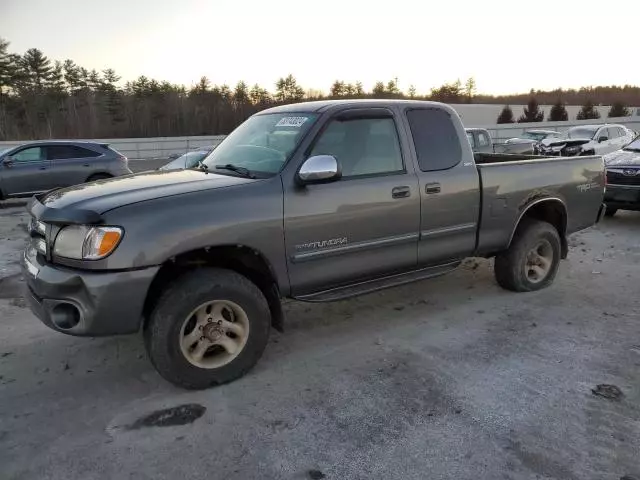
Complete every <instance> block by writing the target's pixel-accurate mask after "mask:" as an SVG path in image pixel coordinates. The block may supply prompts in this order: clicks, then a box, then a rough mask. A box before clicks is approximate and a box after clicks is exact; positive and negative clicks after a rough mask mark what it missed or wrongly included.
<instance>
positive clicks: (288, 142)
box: [203, 113, 318, 174]
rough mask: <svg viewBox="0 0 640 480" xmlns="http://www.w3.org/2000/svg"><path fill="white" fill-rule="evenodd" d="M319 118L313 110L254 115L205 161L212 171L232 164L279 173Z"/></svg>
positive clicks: (255, 171)
mask: <svg viewBox="0 0 640 480" xmlns="http://www.w3.org/2000/svg"><path fill="white" fill-rule="evenodd" d="M317 117H318V116H317V115H315V114H313V113H271V114H265V115H256V116H254V117H251V118H249V119H248V120H247V121H246V122H244V123H243V124H242V125H240V126H239V127H238V128H236V129H235V130H234V131H233V132H231V134H230V135H229V136H228V137H226V138H225V139H224V140H223V141H222V143H220V145H218V147H217V148H216V149H215V150H214V151H213V152H211V154H210V155H209V156H208V157H207V158H206V159H204V160H203V163H204V164H205V165H206V166H207V167H208V168H209V170H210V171H211V170H216V167H221V166H224V165H228V164H232V165H234V166H236V167H242V168H246V169H247V170H249V171H251V172H253V173H263V174H275V173H278V172H279V171H280V169H281V168H282V167H283V166H284V164H285V163H286V161H287V160H288V158H289V156H290V155H291V153H293V150H294V149H295V148H296V147H297V146H298V143H299V142H300V140H301V139H302V137H303V136H304V134H305V133H306V132H307V131H308V130H309V128H310V127H311V125H313V123H314V122H315V120H316V118H317ZM223 171H224V172H226V171H227V170H223ZM217 172H218V173H220V170H217Z"/></svg>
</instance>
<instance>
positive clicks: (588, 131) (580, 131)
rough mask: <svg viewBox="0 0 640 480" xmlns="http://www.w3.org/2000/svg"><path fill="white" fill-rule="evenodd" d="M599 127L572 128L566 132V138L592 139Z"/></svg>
mask: <svg viewBox="0 0 640 480" xmlns="http://www.w3.org/2000/svg"><path fill="white" fill-rule="evenodd" d="M598 128H600V127H574V128H570V129H569V131H568V132H567V138H593V137H594V135H595V134H596V132H597V131H598Z"/></svg>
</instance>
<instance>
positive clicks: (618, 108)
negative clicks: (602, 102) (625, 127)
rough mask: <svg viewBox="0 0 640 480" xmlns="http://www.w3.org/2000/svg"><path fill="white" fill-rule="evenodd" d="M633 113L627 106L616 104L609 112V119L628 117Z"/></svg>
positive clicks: (620, 103)
mask: <svg viewBox="0 0 640 480" xmlns="http://www.w3.org/2000/svg"><path fill="white" fill-rule="evenodd" d="M629 115H631V112H630V111H629V109H628V108H627V106H626V105H625V104H624V103H622V102H614V103H613V105H611V109H610V110H609V115H608V116H609V117H628V116H629Z"/></svg>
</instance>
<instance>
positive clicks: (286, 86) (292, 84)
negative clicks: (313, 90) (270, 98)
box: [276, 74, 304, 102]
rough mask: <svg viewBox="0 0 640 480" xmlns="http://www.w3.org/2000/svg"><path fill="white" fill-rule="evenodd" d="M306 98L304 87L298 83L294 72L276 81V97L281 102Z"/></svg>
mask: <svg viewBox="0 0 640 480" xmlns="http://www.w3.org/2000/svg"><path fill="white" fill-rule="evenodd" d="M303 98H304V88H302V87H300V86H299V85H298V82H297V80H296V79H295V77H294V76H293V75H292V74H289V75H288V76H287V77H285V78H279V79H278V81H277V82H276V99H278V101H279V102H297V101H300V100H302V99H303Z"/></svg>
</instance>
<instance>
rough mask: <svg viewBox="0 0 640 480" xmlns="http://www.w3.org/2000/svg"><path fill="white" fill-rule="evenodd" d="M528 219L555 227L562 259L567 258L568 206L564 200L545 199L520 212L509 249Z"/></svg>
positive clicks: (538, 200)
mask: <svg viewBox="0 0 640 480" xmlns="http://www.w3.org/2000/svg"><path fill="white" fill-rule="evenodd" d="M526 218H533V219H536V220H541V221H543V222H547V223H550V224H551V225H553V226H554V227H555V228H556V230H557V231H558V235H560V243H561V245H562V258H567V255H568V253H569V245H568V243H567V206H566V204H565V203H564V201H563V200H562V199H560V198H558V197H545V198H539V199H537V200H534V201H532V202H530V203H528V204H527V205H526V206H525V207H524V208H523V210H522V211H521V212H520V215H519V216H518V218H517V220H516V222H515V224H514V226H513V229H512V230H511V235H510V236H509V243H508V244H507V248H508V247H510V246H511V242H512V241H513V237H514V235H515V234H516V231H517V230H518V228H519V227H520V225H521V224H522V221H523V220H524V219H526Z"/></svg>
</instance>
